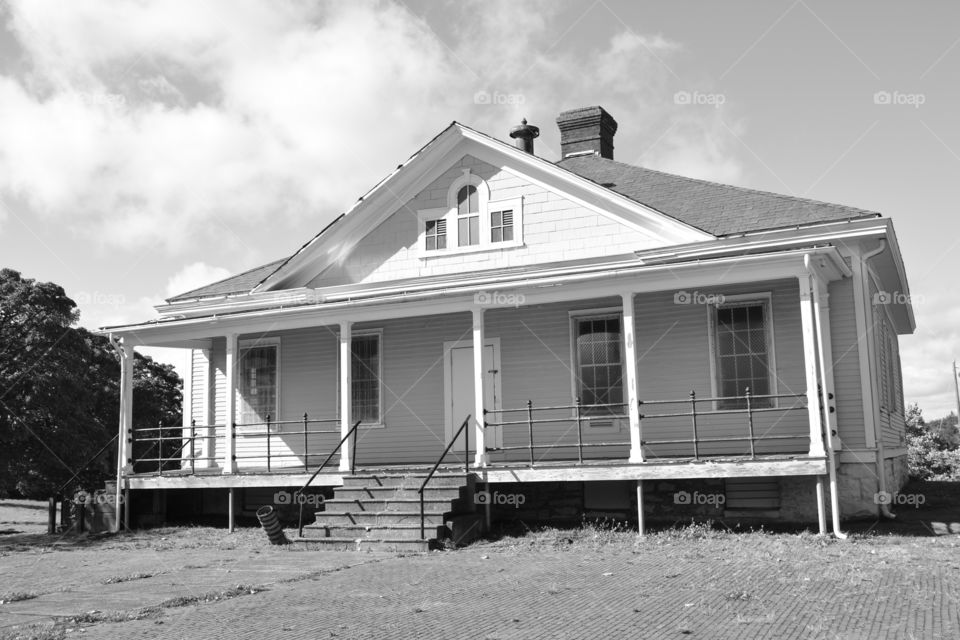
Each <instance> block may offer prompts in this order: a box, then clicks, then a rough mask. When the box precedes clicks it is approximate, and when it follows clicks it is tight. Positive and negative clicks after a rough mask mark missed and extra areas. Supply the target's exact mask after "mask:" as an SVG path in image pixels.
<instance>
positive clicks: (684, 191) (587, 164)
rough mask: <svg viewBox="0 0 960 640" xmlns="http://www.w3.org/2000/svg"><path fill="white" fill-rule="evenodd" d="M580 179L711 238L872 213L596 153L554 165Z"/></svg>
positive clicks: (871, 212)
mask: <svg viewBox="0 0 960 640" xmlns="http://www.w3.org/2000/svg"><path fill="white" fill-rule="evenodd" d="M557 165H558V166H560V167H563V168H564V169H567V170H569V171H572V172H573V173H576V174H577V175H579V176H582V177H584V178H587V179H588V180H591V181H593V182H596V183H597V184H599V185H601V186H603V187H606V188H608V189H610V190H611V191H615V192H617V193H619V194H621V195H624V196H626V197H628V198H630V199H631V200H635V201H637V202H640V203H642V204H644V205H646V206H648V207H650V208H652V209H655V210H657V211H659V212H660V213H663V214H665V215H668V216H670V217H672V218H675V219H677V220H680V221H681V222H684V223H686V224H688V225H690V226H692V227H696V228H697V229H700V230H702V231H706V232H707V233H709V234H712V235H714V236H729V235H735V234H740V233H746V232H750V231H761V230H770V229H779V228H784V227H794V226H799V225H809V224H817V223H824V222H840V221H844V220H855V219H859V218H875V217H879V216H880V214H879V213H877V212H875V211H867V210H865V209H857V208H855V207H848V206H844V205H839V204H830V203H827V202H819V201H817V200H808V199H806V198H797V197H794V196H786V195H782V194H778V193H770V192H767V191H755V190H753V189H746V188H743V187H735V186H732V185H726V184H720V183H717V182H709V181H706V180H697V179H695V178H687V177H685V176H678V175H674V174H670V173H662V172H660V171H654V170H652V169H644V168H643V167H635V166H633V165H629V164H624V163H622V162H616V161H615V160H609V159H607V158H601V157H600V156H596V155H584V156H575V157H572V158H565V159H563V160H561V161H559V162H558V163H557Z"/></svg>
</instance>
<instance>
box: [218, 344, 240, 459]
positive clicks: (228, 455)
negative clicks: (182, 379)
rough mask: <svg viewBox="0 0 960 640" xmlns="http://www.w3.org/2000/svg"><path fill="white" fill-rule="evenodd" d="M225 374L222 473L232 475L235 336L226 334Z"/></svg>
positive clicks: (234, 409)
mask: <svg viewBox="0 0 960 640" xmlns="http://www.w3.org/2000/svg"><path fill="white" fill-rule="evenodd" d="M224 369H226V371H225V372H224V373H225V374H226V378H227V380H226V390H225V391H224V393H226V394H227V397H226V398H224V402H223V406H224V407H225V417H224V423H225V424H224V429H223V434H224V438H223V440H224V443H223V461H222V466H223V473H234V472H236V470H237V462H236V460H235V456H236V453H237V438H236V433H235V430H236V428H235V423H236V421H237V334H235V333H230V334H227V349H226V362H225V364H224Z"/></svg>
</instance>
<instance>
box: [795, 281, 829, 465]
mask: <svg viewBox="0 0 960 640" xmlns="http://www.w3.org/2000/svg"><path fill="white" fill-rule="evenodd" d="M798 280H799V282H800V323H801V326H802V330H803V364H804V370H805V371H806V375H807V415H808V417H809V422H810V451H809V455H811V456H814V457H822V456H824V455H826V452H825V451H824V449H823V434H822V428H821V424H820V396H819V395H818V393H819V392H818V390H817V336H816V326H815V325H814V321H813V306H812V304H811V298H812V292H811V288H810V277H809V276H806V275H804V276H800V277H799V278H798Z"/></svg>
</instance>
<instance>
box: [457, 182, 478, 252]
mask: <svg viewBox="0 0 960 640" xmlns="http://www.w3.org/2000/svg"><path fill="white" fill-rule="evenodd" d="M457 244H458V246H461V247H468V246H472V245H476V244H480V194H479V193H478V192H477V188H476V187H475V186H473V185H472V184H468V185H466V186H464V187H462V188H461V189H460V191H458V192H457Z"/></svg>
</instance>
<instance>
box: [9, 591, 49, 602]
mask: <svg viewBox="0 0 960 640" xmlns="http://www.w3.org/2000/svg"><path fill="white" fill-rule="evenodd" d="M39 595H40V594H39V593H37V592H36V591H10V592H7V593H0V604H10V603H11V602H21V601H23V600H33V599H34V598H36V597H38V596H39Z"/></svg>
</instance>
